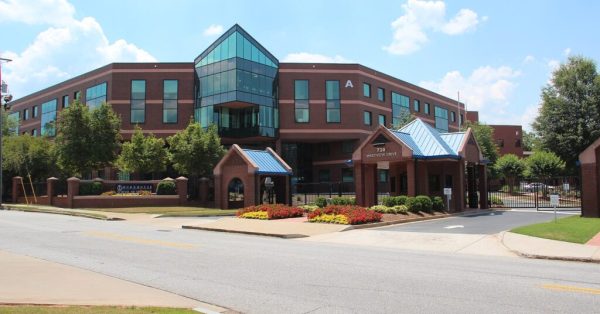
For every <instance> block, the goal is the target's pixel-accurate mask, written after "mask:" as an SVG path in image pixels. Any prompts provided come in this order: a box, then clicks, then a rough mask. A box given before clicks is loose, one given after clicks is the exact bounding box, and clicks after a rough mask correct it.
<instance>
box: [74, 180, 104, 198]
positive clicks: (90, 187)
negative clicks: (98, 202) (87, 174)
mask: <svg viewBox="0 0 600 314" xmlns="http://www.w3.org/2000/svg"><path fill="white" fill-rule="evenodd" d="M100 194H102V183H101V182H97V181H96V182H91V183H87V182H86V183H81V184H80V185H79V195H100Z"/></svg>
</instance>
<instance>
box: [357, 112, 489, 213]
mask: <svg viewBox="0 0 600 314" xmlns="http://www.w3.org/2000/svg"><path fill="white" fill-rule="evenodd" d="M352 164H353V166H354V182H355V185H356V200H357V202H358V203H359V204H360V205H362V206H373V205H375V204H377V195H378V191H377V189H378V184H377V181H378V176H379V174H380V173H381V172H382V171H383V172H384V173H386V177H387V178H389V180H388V184H389V186H388V190H389V191H390V192H389V193H390V195H408V196H416V195H427V196H430V197H434V196H440V197H442V198H444V188H451V189H452V190H451V191H452V194H451V201H450V208H449V209H450V211H462V210H463V209H465V208H478V207H479V208H488V201H487V180H486V164H487V162H486V161H485V160H484V159H483V157H482V154H481V149H480V148H479V145H478V144H477V141H476V140H475V136H474V135H473V132H472V131H471V129H468V130H467V131H465V132H453V133H440V132H439V131H438V130H436V129H435V128H433V127H432V126H430V125H429V124H427V123H425V122H423V121H422V120H420V119H415V120H414V121H412V122H411V123H409V124H407V125H406V126H404V127H402V128H401V129H399V130H390V129H388V128H386V127H384V126H379V128H378V129H377V130H375V132H374V133H373V134H371V136H369V137H368V138H367V139H366V140H365V141H364V142H363V143H362V144H361V145H360V146H359V147H358V148H357V149H356V150H355V151H354V153H353V155H352Z"/></svg>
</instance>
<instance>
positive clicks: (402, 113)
mask: <svg viewBox="0 0 600 314" xmlns="http://www.w3.org/2000/svg"><path fill="white" fill-rule="evenodd" d="M409 101H410V99H409V98H408V96H404V95H400V94H398V93H394V92H392V125H393V126H394V127H398V126H400V124H402V123H403V122H404V121H405V120H406V115H408V114H410V112H409V110H410V109H409Z"/></svg>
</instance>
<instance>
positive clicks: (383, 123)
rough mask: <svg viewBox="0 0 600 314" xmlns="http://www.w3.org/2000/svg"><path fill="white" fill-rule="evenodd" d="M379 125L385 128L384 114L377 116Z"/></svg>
mask: <svg viewBox="0 0 600 314" xmlns="http://www.w3.org/2000/svg"><path fill="white" fill-rule="evenodd" d="M379 124H380V125H383V126H385V115H384V114H380V115H379Z"/></svg>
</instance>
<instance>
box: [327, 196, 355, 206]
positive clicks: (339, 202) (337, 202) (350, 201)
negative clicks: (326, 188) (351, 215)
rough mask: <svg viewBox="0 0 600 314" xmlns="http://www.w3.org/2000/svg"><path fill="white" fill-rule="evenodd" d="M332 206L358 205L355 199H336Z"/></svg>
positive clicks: (333, 199) (332, 201) (333, 200)
mask: <svg viewBox="0 0 600 314" xmlns="http://www.w3.org/2000/svg"><path fill="white" fill-rule="evenodd" d="M331 205H356V199H355V198H354V197H334V198H332V199H331Z"/></svg>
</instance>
